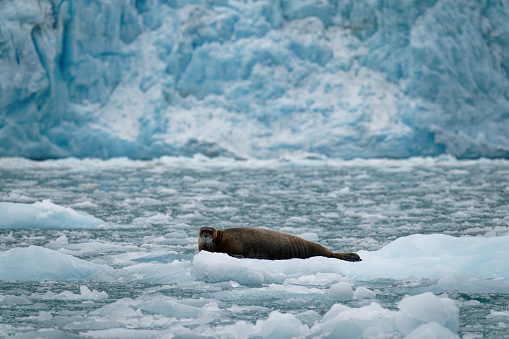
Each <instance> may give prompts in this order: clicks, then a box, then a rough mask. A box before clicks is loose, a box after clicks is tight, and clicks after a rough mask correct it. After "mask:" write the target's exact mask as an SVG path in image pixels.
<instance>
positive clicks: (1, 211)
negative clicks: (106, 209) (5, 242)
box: [0, 200, 106, 229]
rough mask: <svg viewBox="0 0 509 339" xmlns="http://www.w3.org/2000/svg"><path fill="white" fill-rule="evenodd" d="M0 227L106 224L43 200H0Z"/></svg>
mask: <svg viewBox="0 0 509 339" xmlns="http://www.w3.org/2000/svg"><path fill="white" fill-rule="evenodd" d="M0 215H1V216H2V219H1V220H0V229H2V228H12V229H16V228H17V229H19V228H60V229H64V228H67V229H69V228H91V227H97V226H100V225H106V222H104V221H103V220H101V219H98V218H96V217H94V216H92V215H90V214H87V213H84V212H79V211H75V210H73V209H72V208H69V207H63V206H59V205H56V204H54V203H52V202H51V201H50V200H43V201H39V202H35V203H33V204H21V203H14V202H0Z"/></svg>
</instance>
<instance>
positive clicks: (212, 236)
mask: <svg viewBox="0 0 509 339" xmlns="http://www.w3.org/2000/svg"><path fill="white" fill-rule="evenodd" d="M216 238H217V230H216V229H215V228H214V227H209V226H204V227H202V228H200V236H199V238H198V249H199V250H200V251H201V250H208V251H213V250H214V247H215V245H214V240H216Z"/></svg>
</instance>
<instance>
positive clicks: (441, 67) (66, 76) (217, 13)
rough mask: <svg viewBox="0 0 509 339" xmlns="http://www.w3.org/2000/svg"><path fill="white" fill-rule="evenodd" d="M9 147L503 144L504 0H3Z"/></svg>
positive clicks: (506, 148) (362, 148) (4, 135)
mask: <svg viewBox="0 0 509 339" xmlns="http://www.w3.org/2000/svg"><path fill="white" fill-rule="evenodd" d="M0 80H1V81H0V156H4V157H5V156H21V157H27V158H31V159H48V158H62V157H70V156H73V157H78V158H84V157H94V158H111V157H119V156H124V157H130V158H133V159H151V158H155V157H160V156H163V155H172V156H192V155H194V154H204V155H206V156H208V157H216V156H225V157H233V158H242V159H246V158H260V159H267V158H278V157H280V156H281V155H283V154H287V153H292V152H295V151H304V152H309V153H313V154H318V155H322V156H327V157H330V158H344V159H351V158H355V157H361V158H371V157H378V158H379V157H388V158H405V157H410V156H437V155H440V154H449V155H452V156H455V157H457V158H477V157H492V158H496V157H504V158H507V157H509V137H508V136H509V5H508V4H507V3H506V2H501V1H494V0H483V1H481V0H479V1H469V0H462V1H453V0H426V1H411V2H405V3H400V2H393V1H381V0H374V1H367V0H364V1H353V0H346V1H337V0H329V1H327V0H293V1H289V0H278V1H276V0H263V1H252V0H248V1H240V0H239V1H234V0H231V1H205V0H192V1H181V0H136V1H127V0H94V1H83V0H74V1H66V0H64V1H62V0H40V1H32V0H4V1H2V2H1V3H0Z"/></svg>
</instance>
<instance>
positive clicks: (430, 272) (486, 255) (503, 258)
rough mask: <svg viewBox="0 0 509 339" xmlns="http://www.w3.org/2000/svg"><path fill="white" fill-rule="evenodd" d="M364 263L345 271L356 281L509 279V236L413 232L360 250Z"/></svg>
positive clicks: (354, 265) (355, 264)
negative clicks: (413, 233)
mask: <svg viewBox="0 0 509 339" xmlns="http://www.w3.org/2000/svg"><path fill="white" fill-rule="evenodd" d="M359 255H360V256H361V258H362V260H363V261H362V262H358V263H352V265H350V266H349V267H348V268H349V270H348V272H347V271H345V273H346V274H347V275H348V276H349V277H351V278H353V279H355V280H372V279H379V278H390V279H404V278H407V277H417V278H428V279H441V278H443V277H446V276H467V277H475V278H479V279H504V280H509V236H500V237H492V238H483V237H459V238H458V237H452V236H448V235H442V234H430V235H411V236H407V237H402V238H399V239H396V240H395V241H393V242H391V243H390V244H388V245H387V246H385V247H384V248H382V249H380V250H378V251H374V252H368V251H359Z"/></svg>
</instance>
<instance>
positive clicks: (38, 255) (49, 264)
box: [0, 246, 112, 281]
mask: <svg viewBox="0 0 509 339" xmlns="http://www.w3.org/2000/svg"><path fill="white" fill-rule="evenodd" d="M110 270H112V268H111V267H109V266H105V265H98V264H94V263H91V262H88V261H85V260H81V259H78V258H75V257H73V256H70V255H66V254H62V253H59V252H57V251H54V250H50V249H47V248H44V247H39V246H30V247H17V248H13V249H10V250H8V251H4V252H0V279H1V280H18V281H42V280H52V281H59V280H60V281H72V280H84V279H86V278H88V277H89V276H91V275H92V274H94V273H96V272H103V271H110Z"/></svg>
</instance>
